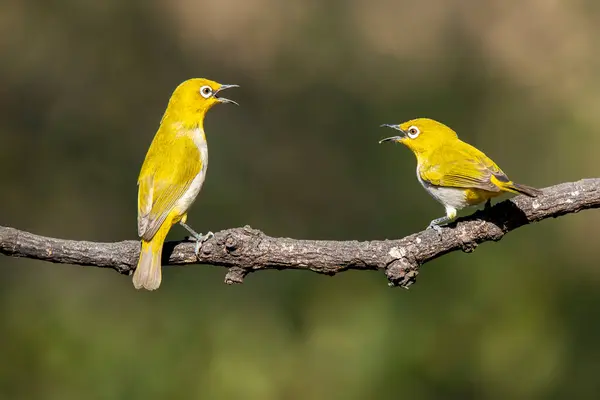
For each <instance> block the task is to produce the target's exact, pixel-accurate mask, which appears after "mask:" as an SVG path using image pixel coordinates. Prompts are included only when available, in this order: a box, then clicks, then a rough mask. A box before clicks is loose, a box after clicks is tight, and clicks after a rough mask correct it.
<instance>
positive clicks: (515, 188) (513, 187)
mask: <svg viewBox="0 0 600 400" xmlns="http://www.w3.org/2000/svg"><path fill="white" fill-rule="evenodd" d="M502 188H503V189H504V190H506V191H509V192H512V193H515V194H524V195H525V196H529V197H537V196H539V195H540V194H542V191H541V190H539V189H536V188H534V187H531V186H527V185H521V184H520V183H514V182H508V183H506V184H505V185H503V187H502Z"/></svg>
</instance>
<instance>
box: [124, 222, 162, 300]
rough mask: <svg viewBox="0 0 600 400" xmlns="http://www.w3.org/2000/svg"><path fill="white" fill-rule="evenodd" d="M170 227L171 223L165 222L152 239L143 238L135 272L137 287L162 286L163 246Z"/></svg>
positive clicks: (147, 288) (134, 282) (134, 281)
mask: <svg viewBox="0 0 600 400" xmlns="http://www.w3.org/2000/svg"><path fill="white" fill-rule="evenodd" d="M169 229H170V226H169V224H163V226H161V227H160V228H159V229H158V231H157V232H156V234H155V235H154V237H153V238H152V239H151V240H150V241H146V240H144V239H142V250H141V251H140V259H139V261H138V265H137V268H136V269H135V272H134V273H133V286H134V287H135V288H136V289H142V288H143V289H146V290H156V289H158V287H159V286H160V282H161V280H162V271H161V269H162V268H161V257H162V248H163V243H164V241H165V238H166V237H167V233H168V232H169Z"/></svg>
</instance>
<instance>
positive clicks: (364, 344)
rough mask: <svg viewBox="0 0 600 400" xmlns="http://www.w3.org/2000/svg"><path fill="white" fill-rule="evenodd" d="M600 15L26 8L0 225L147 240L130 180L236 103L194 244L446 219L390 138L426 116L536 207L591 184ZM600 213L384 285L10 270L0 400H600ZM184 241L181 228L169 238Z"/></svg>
mask: <svg viewBox="0 0 600 400" xmlns="http://www.w3.org/2000/svg"><path fill="white" fill-rule="evenodd" d="M599 18H600V5H599V3H598V2H597V1H594V0H580V1H548V0H532V1H528V2H507V1H505V0H492V1H487V2H485V3H479V2H475V1H460V0H452V1H448V0H430V1H398V0H387V1H371V0H352V1H330V2H323V1H317V0H308V1H286V2H281V1H277V0H218V1H216V0H215V1H192V0H169V1H167V0H155V1H151V2H149V1H143V0H134V1H127V2H123V1H118V0H104V1H101V2H98V1H91V0H85V1H84V0H62V1H48V0H8V1H4V2H3V4H2V6H1V12H0V52H1V54H2V61H1V62H0V170H1V171H2V188H1V189H0V190H1V195H0V224H1V225H8V226H13V227H16V228H20V229H24V230H28V231H32V232H35V233H38V234H43V235H50V236H54V237H62V238H70V239H85V240H96V241H118V240H124V239H135V238H136V233H137V232H136V193H137V192H136V178H137V174H138V172H139V168H140V165H141V163H142V160H143V157H144V155H145V152H146V150H147V148H148V146H149V144H150V141H151V139H152V137H153V135H154V133H155V131H156V129H157V127H158V123H159V121H160V118H161V116H162V112H163V111H164V108H165V106H166V103H167V100H168V98H169V96H170V95H171V92H172V90H173V89H174V88H175V87H176V85H177V84H179V83H180V82H181V81H183V80H185V79H187V78H190V77H208V78H211V79H214V80H217V81H219V82H222V83H237V84H239V85H240V86H241V87H240V88H239V89H235V90H231V91H230V92H228V96H227V97H230V98H232V99H235V100H237V101H238V102H239V103H240V105H241V106H240V107H234V106H218V107H216V108H214V109H213V110H212V111H211V112H210V113H209V115H208V118H207V120H206V131H207V135H208V140H209V148H210V167H209V171H208V177H207V181H206V183H205V186H204V188H203V191H202V193H201V195H200V196H199V199H198V201H197V203H196V204H195V206H194V207H193V209H192V210H191V213H190V220H189V221H190V223H191V225H192V226H193V227H195V228H196V229H197V230H199V231H206V230H208V229H210V230H213V231H218V230H220V229H225V228H230V227H236V226H242V225H245V224H249V225H251V226H253V227H256V228H259V229H261V230H264V231H265V232H266V233H267V234H269V235H274V236H278V235H281V236H289V237H295V238H312V239H339V240H346V239H348V240H351V239H352V240H354V239H357V240H369V239H384V238H400V237H402V236H405V235H407V234H410V233H412V232H415V231H418V230H421V229H422V228H424V227H425V226H426V225H427V224H428V223H429V221H430V220H431V219H433V218H435V217H438V216H440V215H442V214H443V209H442V207H441V206H440V205H438V204H437V203H435V201H434V200H433V199H431V198H430V197H429V196H428V195H427V194H426V193H425V192H424V191H423V190H422V188H421V187H420V185H419V184H418V183H417V180H416V179H415V175H414V170H415V160H414V157H413V155H412V154H410V152H409V151H408V150H407V149H405V148H403V147H402V146H394V145H385V146H384V145H381V146H380V145H378V144H377V141H378V140H379V139H381V138H383V137H385V136H389V135H390V134H391V131H389V130H384V129H382V128H379V125H380V124H382V123H399V122H402V121H405V120H408V119H411V118H414V117H422V116H427V117H431V118H435V119H438V120H441V121H443V122H445V123H446V124H448V125H450V126H451V127H453V128H454V129H455V130H456V131H458V133H459V135H460V137H461V138H462V139H464V140H466V141H468V142H470V143H472V144H474V145H476V146H478V147H479V148H481V149H483V150H484V151H485V152H486V153H487V154H488V155H489V156H491V157H492V158H493V159H494V160H495V161H496V162H498V163H499V164H500V165H501V166H502V168H503V169H504V170H505V171H506V172H507V174H508V175H509V176H511V177H512V178H513V179H514V180H516V181H519V182H522V183H526V184H529V185H533V186H537V187H545V186H549V185H552V184H555V183H559V182H562V181H573V180H578V179H580V178H584V177H590V176H598V173H599V170H600V167H599V164H598V156H597V154H596V153H597V152H596V151H594V149H598V148H600V134H599V132H600V113H598V109H599V107H600V52H598V37H599V34H600V25H599V24H598V20H599ZM599 226H600V214H599V213H598V212H596V211H588V212H584V213H582V214H578V215H569V216H566V217H563V218H560V219H557V220H548V221H544V222H542V223H540V224H536V225H533V226H527V227H524V228H522V229H519V230H518V231H516V232H514V233H511V234H510V235H508V236H507V237H506V238H505V239H503V240H502V241H501V242H500V243H493V244H490V243H488V244H485V245H482V246H481V247H480V248H479V249H478V250H477V251H476V252H475V253H474V254H471V255H466V254H462V253H453V254H449V255H447V256H444V257H442V258H441V259H439V260H436V261H434V262H431V263H429V264H427V265H426V266H424V267H423V269H422V271H421V274H420V276H419V282H418V283H417V285H416V286H414V287H413V288H411V290H410V291H406V290H401V289H390V288H388V287H387V282H386V280H385V278H384V276H383V275H382V274H381V273H375V272H372V273H371V272H347V273H343V274H341V275H339V276H336V277H334V278H329V277H324V276H318V275H316V274H312V273H306V272H295V271H284V272H269V273H259V274H256V275H251V276H249V277H248V278H247V280H246V283H245V284H244V285H241V286H232V287H230V286H226V285H224V284H223V277H224V273H225V270H223V269H221V268H216V267H209V266H193V267H185V268H166V270H165V271H164V280H163V285H162V287H161V288H160V290H158V291H157V292H154V293H147V292H136V291H135V290H134V289H133V287H132V284H131V280H130V279H129V278H128V277H125V276H121V275H119V274H117V273H115V272H113V271H111V270H101V269H95V268H89V267H88V268H82V267H77V266H65V265H53V264H49V263H43V262H36V261H31V260H22V259H11V258H7V257H2V258H0V313H1V318H0V354H1V355H2V356H1V359H2V361H1V362H0V395H1V396H0V397H2V398H7V399H9V398H10V399H18V398H26V399H61V400H65V399H67V400H69V399H154V398H156V399H160V398H165V399H167V398H168V399H195V398H202V399H264V400H270V399H371V398H373V399H392V398H393V399H396V398H411V399H435V398H448V397H451V396H453V397H457V398H478V399H507V398H511V399H512V398H514V399H518V398H566V397H567V396H568V397H573V398H589V397H595V396H596V395H597V393H598V391H600V381H599V380H598V374H599V372H600V341H599V340H598V338H599V337H600V319H599V318H598V310H599V309H600V268H599V265H598V264H599V261H598V259H599V257H600V247H599V246H598V234H597V232H598V230H599V229H600V228H599ZM185 235H186V232H185V231H184V230H183V229H181V228H178V227H175V228H174V229H173V230H172V231H171V234H170V236H169V237H170V238H171V239H180V238H183V237H184V236H185Z"/></svg>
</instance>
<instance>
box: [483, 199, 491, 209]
mask: <svg viewBox="0 0 600 400" xmlns="http://www.w3.org/2000/svg"><path fill="white" fill-rule="evenodd" d="M490 208H492V199H487V201H486V202H485V205H484V206H483V209H484V211H487V210H489V209H490Z"/></svg>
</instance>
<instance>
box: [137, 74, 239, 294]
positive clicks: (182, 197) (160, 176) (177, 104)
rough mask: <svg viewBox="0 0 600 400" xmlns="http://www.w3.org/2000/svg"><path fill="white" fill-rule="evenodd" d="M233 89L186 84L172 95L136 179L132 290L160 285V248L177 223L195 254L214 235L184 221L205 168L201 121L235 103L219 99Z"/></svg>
mask: <svg viewBox="0 0 600 400" xmlns="http://www.w3.org/2000/svg"><path fill="white" fill-rule="evenodd" d="M231 87H237V85H221V84H219V83H217V82H213V81H211V80H208V79H199V78H198V79H189V80H187V81H185V82H183V83H181V84H180V85H179V86H178V87H177V88H176V89H175V91H174V92H173V94H172V95H171V99H170V100H169V104H168V105H167V109H166V111H165V114H164V115H163V117H162V120H161V122H160V127H159V128H158V132H156V135H155V136H154V139H153V140H152V143H151V144H150V148H149V149H148V153H147V154H146V159H145V160H144V164H143V165H142V170H141V171H140V176H139V178H138V186H139V190H138V234H139V236H140V237H141V240H142V250H141V252H140V259H139V261H138V265H137V268H136V269H135V272H134V274H133V285H134V286H135V288H136V289H141V288H144V289H148V290H155V289H157V288H158V287H159V286H160V282H161V255H162V247H163V243H164V241H165V238H166V236H167V233H168V232H169V230H170V229H171V227H172V226H173V225H174V224H176V223H179V224H181V225H182V226H183V227H184V228H185V229H187V230H188V231H189V232H190V234H191V235H192V236H193V237H194V238H195V239H196V254H198V251H199V250H200V246H201V245H202V243H203V242H204V241H206V240H208V239H209V238H211V237H212V236H213V233H212V232H208V233H207V234H206V235H201V234H199V233H197V232H195V231H194V230H193V229H192V228H190V227H189V226H188V225H186V223H185V222H186V219H187V211H188V209H189V207H190V206H191V205H192V203H193V202H194V200H195V199H196V196H197V195H198V192H200V188H202V184H203V183H204V178H205V176H206V167H207V166H208V147H207V144H206V136H205V134H204V117H205V115H206V112H207V111H208V110H210V109H211V107H212V106H214V105H215V104H217V103H233V104H237V103H236V102H234V101H232V100H229V99H225V98H223V97H219V96H217V94H219V93H220V92H221V91H222V90H224V89H227V88H231Z"/></svg>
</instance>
